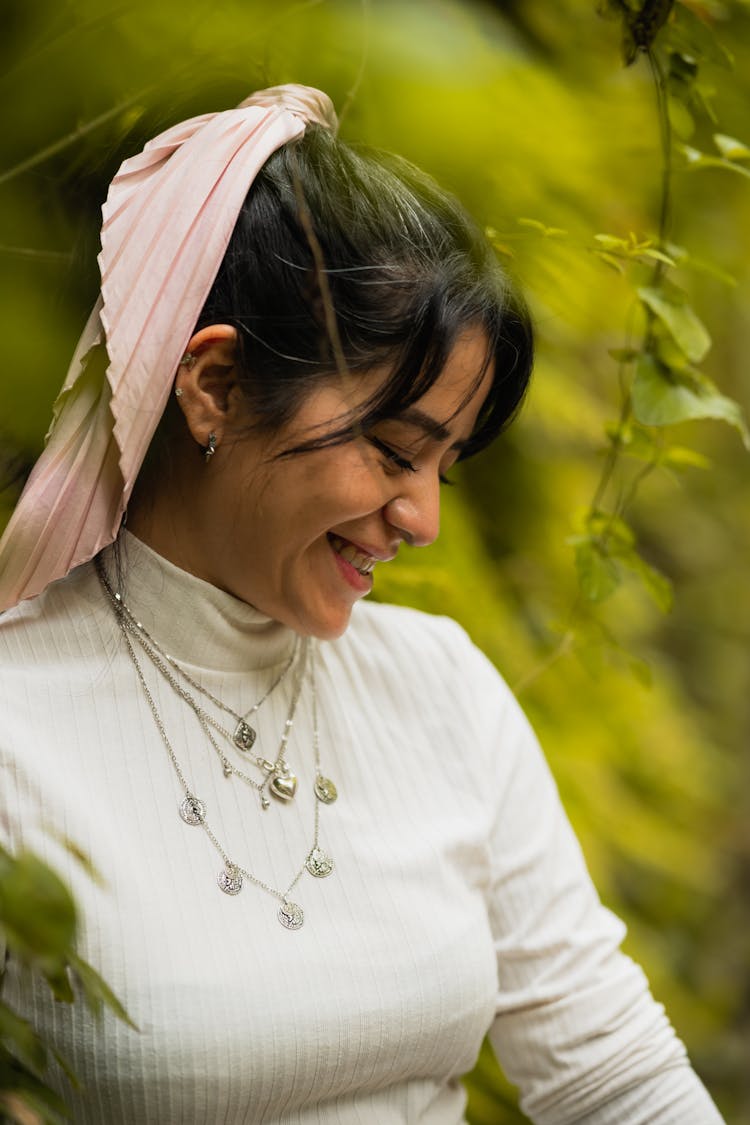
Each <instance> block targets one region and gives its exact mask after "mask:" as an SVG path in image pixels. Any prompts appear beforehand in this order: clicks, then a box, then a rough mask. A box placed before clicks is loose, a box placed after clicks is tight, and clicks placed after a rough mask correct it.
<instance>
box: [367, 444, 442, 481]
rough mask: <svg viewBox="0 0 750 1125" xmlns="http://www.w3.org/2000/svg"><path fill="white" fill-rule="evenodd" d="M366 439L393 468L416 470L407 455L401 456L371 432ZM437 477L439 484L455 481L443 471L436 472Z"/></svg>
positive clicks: (414, 471)
mask: <svg viewBox="0 0 750 1125" xmlns="http://www.w3.org/2000/svg"><path fill="white" fill-rule="evenodd" d="M367 440H368V441H369V443H370V445H372V446H373V447H374V448H375V449H377V451H378V453H380V454H382V456H383V457H385V459H386V461H387V462H388V464H389V465H392V466H393V467H394V468H395V469H398V470H399V471H400V472H402V473H416V472H417V466H416V465H415V464H413V462H411V461H410V460H409V459H408V458H407V457H403V456H402V455H401V454H400V453H399V452H398V450H396V449H394V448H393V447H392V446H390V445H387V444H386V443H385V442H384V441H381V440H380V438H377V437H375V436H374V435H373V434H367ZM438 479H439V480H440V483H441V484H447V485H451V484H454V483H455V482H454V481H452V480H449V479H448V477H446V476H445V475H444V474H443V473H439V474H438Z"/></svg>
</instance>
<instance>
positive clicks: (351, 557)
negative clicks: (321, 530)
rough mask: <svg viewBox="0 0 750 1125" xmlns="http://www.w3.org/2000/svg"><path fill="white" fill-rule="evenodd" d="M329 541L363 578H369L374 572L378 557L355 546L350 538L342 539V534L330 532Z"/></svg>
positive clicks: (338, 553)
mask: <svg viewBox="0 0 750 1125" xmlns="http://www.w3.org/2000/svg"><path fill="white" fill-rule="evenodd" d="M328 541H329V543H330V544H331V546H332V547H333V549H334V551H335V552H336V554H337V555H340V556H341V558H342V559H344V560H345V561H346V562H348V563H349V564H350V565H351V566H353V567H354V569H355V570H356V571H358V572H359V573H360V574H361V575H362V577H363V578H368V577H369V576H370V575H371V574H372V572H373V568H374V566H375V563H376V562H377V561H378V560H377V559H376V558H374V557H373V556H372V555H367V554H365V553H364V551H360V549H359V548H358V547H355V545H354V544H353V543H350V542H349V540H348V539H342V538H341V536H340V535H333V534H330V533H329V535H328Z"/></svg>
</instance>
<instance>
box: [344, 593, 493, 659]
mask: <svg viewBox="0 0 750 1125" xmlns="http://www.w3.org/2000/svg"><path fill="white" fill-rule="evenodd" d="M337 643H338V644H341V645H343V646H344V647H350V646H351V647H353V648H356V649H358V650H363V651H364V653H365V654H366V657H365V658H366V659H368V661H369V660H372V661H376V662H379V661H381V660H383V659H386V660H387V661H388V663H389V664H393V665H398V666H402V665H406V666H413V665H414V664H417V665H418V666H421V667H424V666H425V665H426V664H430V665H433V666H435V665H437V666H438V667H440V668H441V669H443V670H444V671H446V672H449V671H450V670H451V668H454V667H455V666H457V665H460V666H461V667H466V662H467V661H468V663H469V665H470V666H473V665H474V664H479V663H485V662H486V658H485V657H484V655H483V654H482V653H481V652H480V650H479V649H478V648H477V647H476V646H475V645H474V644H473V643H472V641H471V640H470V638H469V636H468V634H467V633H466V632H465V630H464V629H462V627H461V626H460V625H459V624H458V622H456V621H453V620H452V618H450V617H442V616H438V615H436V614H431V613H423V612H422V611H421V610H417V609H410V608H408V607H406V606H398V605H389V604H385V603H382V602H360V603H359V604H358V605H357V606H355V608H354V612H353V613H352V620H351V624H350V626H349V629H348V630H347V632H346V633H345V634H344V636H343V637H342V638H341V640H340V641H339V642H337Z"/></svg>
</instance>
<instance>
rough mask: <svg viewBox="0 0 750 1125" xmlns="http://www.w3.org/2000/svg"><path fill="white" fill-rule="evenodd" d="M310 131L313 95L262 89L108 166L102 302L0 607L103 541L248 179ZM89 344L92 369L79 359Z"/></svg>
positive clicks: (315, 116) (22, 514) (42, 464)
mask: <svg viewBox="0 0 750 1125" xmlns="http://www.w3.org/2000/svg"><path fill="white" fill-rule="evenodd" d="M311 122H315V123H317V124H319V125H323V126H325V127H327V128H330V129H335V128H336V114H335V112H334V109H333V105H332V104H331V101H330V99H329V98H328V97H327V95H326V94H323V93H321V91H319V90H315V89H313V88H312V87H309V86H296V85H288V86H274V87H271V88H270V89H268V90H260V91H259V92H258V93H255V94H252V95H251V96H250V97H249V98H247V99H246V100H245V101H244V102H242V103H241V104H240V105H239V106H238V107H237V108H236V109H230V110H227V111H225V112H223V113H209V114H204V115H202V116H200V117H193V118H191V119H190V120H189V121H183V122H181V124H179V125H175V126H174V127H173V128H172V129H167V131H166V132H164V133H161V134H160V135H159V136H158V137H155V138H154V139H153V140H152V141H149V142H148V144H147V145H146V146H145V148H144V149H143V152H141V153H139V154H138V155H137V156H133V157H131V158H130V159H129V160H126V161H125V162H124V164H123V165H122V166H121V168H120V170H119V172H118V173H117V175H116V176H115V178H114V180H113V181H112V183H111V185H110V189H109V193H108V195H107V201H106V203H105V204H104V207H103V208H102V215H103V224H102V234H101V243H102V249H101V253H100V255H99V268H100V271H101V278H102V287H101V294H100V297H99V299H98V301H97V303H96V306H95V307H94V310H93V312H92V314H91V316H90V317H89V320H88V323H87V324H86V327H85V329H84V331H83V335H82V336H81V339H80V340H79V342H78V346H77V348H76V351H75V354H74V356H73V360H72V362H71V365H70V368H69V370H68V375H67V378H66V380H65V382H64V384H63V387H62V390H61V391H60V394H59V395H58V398H57V401H56V402H55V405H54V408H53V417H52V424H51V427H50V431H49V433H48V434H47V445H46V447H45V449H44V452H43V453H42V455H41V457H40V458H39V460H38V461H37V463H36V465H35V466H34V469H33V472H32V473H31V476H30V477H29V480H28V483H27V485H26V488H25V489H24V491H23V493H22V495H21V498H20V500H19V502H18V505H17V506H16V509H15V511H14V513H13V515H12V517H11V519H10V522H9V524H8V527H7V528H6V531H5V534H4V535H3V538H2V540H0V612H1V611H2V610H5V609H8V608H9V607H10V606H13V605H15V604H16V603H17V602H19V601H21V600H23V599H24V598H31V597H34V596H35V595H36V594H39V593H41V591H42V590H44V588H45V587H46V586H47V585H48V584H49V583H50V582H54V581H55V579H57V578H62V577H64V575H66V574H67V573H68V572H69V571H70V570H72V569H73V567H75V566H78V565H79V564H80V563H83V562H87V561H88V560H89V559H91V558H93V556H94V555H95V554H96V553H97V551H100V550H101V549H102V547H105V546H107V544H108V543H111V542H112V541H113V540H114V539H115V537H116V535H117V532H118V529H119V527H120V522H121V520H122V516H123V513H124V511H125V508H126V506H127V502H128V499H129V497H130V494H131V491H132V489H133V485H134V483H135V479H136V476H137V474H138V470H139V469H140V467H141V465H142V463H143V459H144V457H145V455H146V450H147V449H148V446H149V443H150V441H151V438H152V437H153V435H154V431H155V429H156V427H157V424H158V422H159V419H160V418H161V415H162V412H163V410H164V407H165V405H166V403H167V399H168V397H169V393H170V390H171V387H172V382H173V380H174V375H175V372H176V370H177V366H178V364H179V362H180V359H181V357H182V355H183V354H184V352H185V349H186V347H187V344H188V341H189V340H190V336H191V333H192V332H193V329H194V327H195V323H196V321H197V319H198V315H199V313H200V311H201V309H202V307H203V305H204V303H205V300H206V297H207V296H208V293H209V290H210V288H211V285H212V283H213V281H214V278H215V277H216V274H217V272H218V270H219V266H220V265H221V261H222V258H223V257H224V253H225V251H226V248H227V245H228V243H229V239H230V236H231V233H232V230H233V228H234V225H235V222H236V220H237V216H238V214H239V211H240V208H241V206H242V203H243V200H244V199H245V196H246V195H247V192H248V189H249V187H250V184H251V183H252V182H253V180H254V179H255V176H256V175H257V174H258V171H259V170H260V168H261V167H262V165H263V164H264V163H265V162H266V160H267V159H268V157H269V156H270V155H271V154H272V153H273V152H275V151H276V149H278V148H281V146H282V145H284V144H286V143H287V142H288V141H290V140H293V139H294V138H296V137H299V136H300V135H301V134H302V133H303V132H304V130H305V126H306V125H307V124H309V123H311ZM101 343H105V344H106V352H107V357H108V359H109V365H108V366H107V367H106V371H104V372H103V368H104V364H97V363H96V362H89V361H88V359H87V357H89V353H90V352H91V350H92V348H94V347H95V345H97V344H101ZM89 358H90V357H89Z"/></svg>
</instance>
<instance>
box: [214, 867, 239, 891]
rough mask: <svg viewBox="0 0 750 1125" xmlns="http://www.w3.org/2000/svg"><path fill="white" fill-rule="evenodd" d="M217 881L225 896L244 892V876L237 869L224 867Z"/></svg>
mask: <svg viewBox="0 0 750 1125" xmlns="http://www.w3.org/2000/svg"><path fill="white" fill-rule="evenodd" d="M216 881H217V883H218V884H219V887H220V888H221V890H222V891H223V892H224V894H225V895H238V894H239V893H240V891H241V890H242V876H241V875H240V873H239V871H238V870H237V868H236V867H223V868H222V869H221V871H220V872H219V874H218V876H217V879H216Z"/></svg>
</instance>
